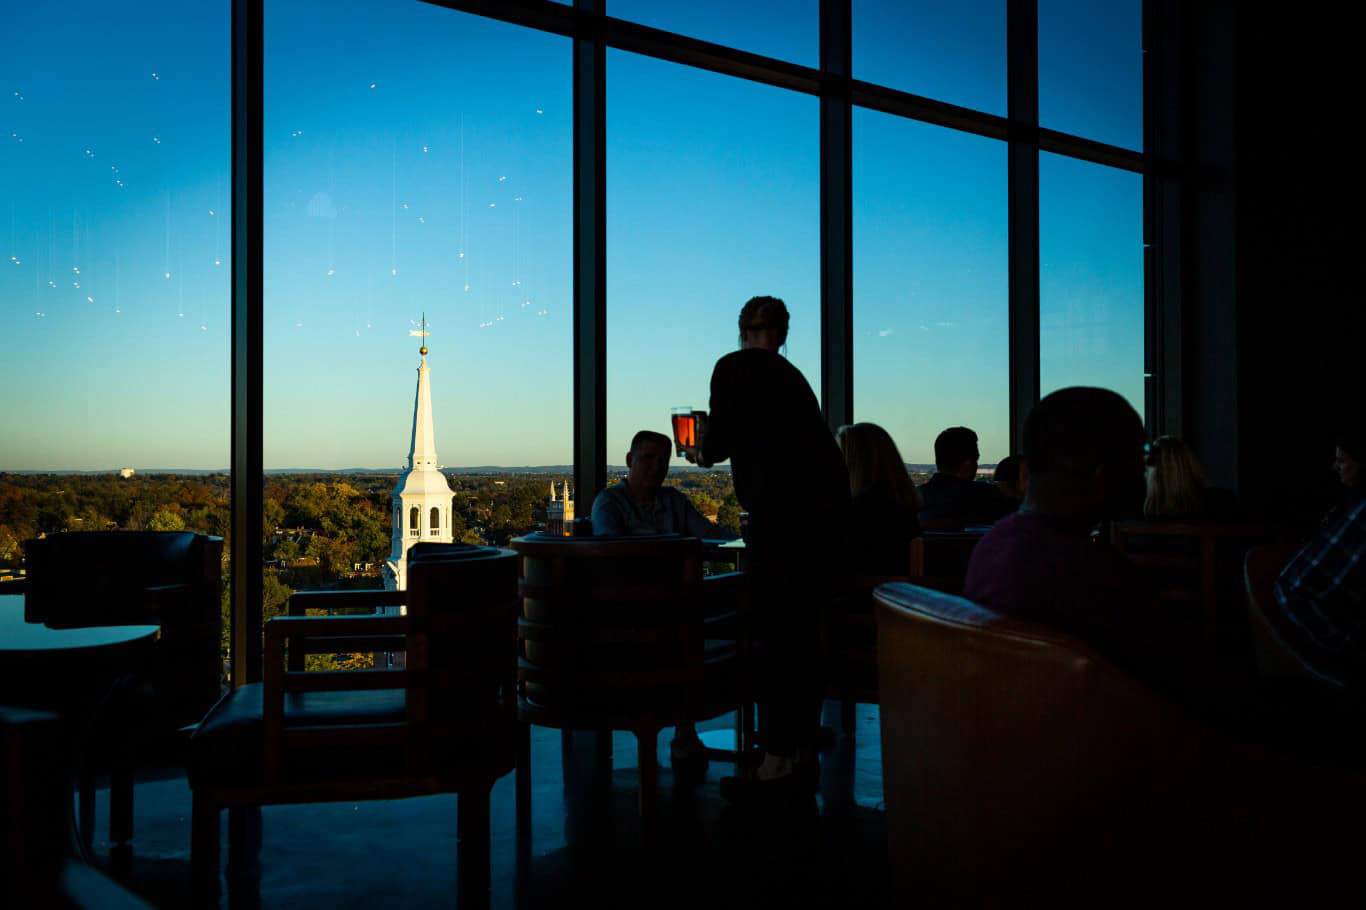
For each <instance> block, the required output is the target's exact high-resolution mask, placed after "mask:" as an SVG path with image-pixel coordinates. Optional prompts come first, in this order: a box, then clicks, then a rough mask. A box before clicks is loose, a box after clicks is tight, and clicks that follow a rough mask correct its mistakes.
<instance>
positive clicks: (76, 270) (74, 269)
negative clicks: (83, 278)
mask: <svg viewBox="0 0 1366 910" xmlns="http://www.w3.org/2000/svg"><path fill="white" fill-rule="evenodd" d="M80 273H81V267H80V266H78V265H73V266H72V267H71V274H73V275H79V274H80Z"/></svg>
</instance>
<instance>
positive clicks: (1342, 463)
mask: <svg viewBox="0 0 1366 910" xmlns="http://www.w3.org/2000/svg"><path fill="white" fill-rule="evenodd" d="M1362 461H1366V433H1362V432H1360V431H1349V432H1342V433H1339V434H1338V443H1337V452H1336V457H1335V458H1334V459H1333V470H1334V471H1336V472H1337V475H1338V480H1340V481H1342V485H1343V486H1344V487H1347V488H1348V489H1349V490H1361V489H1362V488H1363V487H1366V483H1363V481H1362V477H1361V463H1362Z"/></svg>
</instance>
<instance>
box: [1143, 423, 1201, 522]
mask: <svg viewBox="0 0 1366 910" xmlns="http://www.w3.org/2000/svg"><path fill="white" fill-rule="evenodd" d="M1146 461H1147V464H1148V498H1147V499H1146V500H1144V502H1143V514H1144V515H1145V516H1146V517H1148V518H1178V517H1181V516H1186V517H1190V516H1194V515H1198V514H1199V513H1200V512H1201V511H1203V510H1204V508H1205V469H1204V467H1203V466H1202V465H1201V464H1200V459H1198V458H1196V457H1195V452H1193V451H1191V447H1190V446H1188V445H1186V444H1185V443H1184V442H1183V441H1181V440H1180V439H1177V438H1176V437H1175V436H1159V437H1157V439H1156V440H1154V441H1153V443H1152V444H1151V445H1150V446H1148V455H1147V458H1146Z"/></svg>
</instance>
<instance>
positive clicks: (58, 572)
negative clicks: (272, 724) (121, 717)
mask: <svg viewBox="0 0 1366 910" xmlns="http://www.w3.org/2000/svg"><path fill="white" fill-rule="evenodd" d="M24 550H25V555H26V559H27V565H28V576H29V584H28V592H27V596H26V597H25V600H24V613H25V618H26V619H27V620H28V621H29V622H42V623H45V624H47V625H49V626H57V627H67V628H72V627H78V626H109V625H128V624H151V623H156V624H158V625H160V626H161V639H160V641H159V642H158V644H157V661H156V665H155V666H154V667H152V668H151V672H150V674H149V676H150V679H149V681H150V682H151V683H152V684H153V686H154V687H155V688H156V690H157V693H158V696H159V698H158V703H159V705H160V707H161V708H162V709H163V710H165V711H166V712H167V716H168V722H169V723H170V724H171V725H175V726H178V725H181V724H187V723H193V722H194V721H195V720H198V719H199V718H200V717H202V716H203V714H204V712H205V711H207V710H208V708H209V707H210V706H211V705H212V704H213V703H214V702H215V701H217V700H218V696H219V694H220V691H221V680H222V668H223V661H222V656H221V648H222V631H223V620H222V612H221V606H220V593H219V592H220V585H221V581H220V577H221V574H222V558H223V539H222V538H221V537H209V536H206V535H203V534H193V533H190V532H188V531H175V532H156V531H93V532H79V533H69V534H54V535H52V536H50V537H44V538H40V539H37V540H30V541H26V542H25V544H24Z"/></svg>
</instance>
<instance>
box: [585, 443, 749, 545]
mask: <svg viewBox="0 0 1366 910" xmlns="http://www.w3.org/2000/svg"><path fill="white" fill-rule="evenodd" d="M672 451H673V442H672V441H671V440H670V439H669V437H667V436H665V435H664V434H663V433H656V432H654V431H652V430H641V431H640V432H639V433H637V434H636V435H635V436H634V437H633V438H632V439H631V451H629V452H627V453H626V471H627V473H626V477H625V478H624V479H623V480H622V481H621V483H619V484H617V485H616V486H613V487H608V488H607V489H606V490H603V491H602V492H601V493H599V494H598V496H597V498H596V499H594V500H593V533H594V534H595V535H597V536H599V537H608V536H611V537H625V536H634V535H643V534H682V535H684V536H687V537H733V536H734V535H733V534H727V533H726V532H725V531H723V530H722V529H721V528H719V527H717V526H716V525H715V524H713V523H712V522H710V521H708V520H707V519H705V518H703V517H702V514H701V513H700V512H698V511H697V509H696V508H695V507H694V506H693V504H692V501H691V500H689V499H688V497H687V496H686V495H684V494H683V493H682V492H681V491H680V490H678V489H677V488H675V487H666V486H664V478H665V477H667V476H668V474H669V455H670V453H671V452H672Z"/></svg>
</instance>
